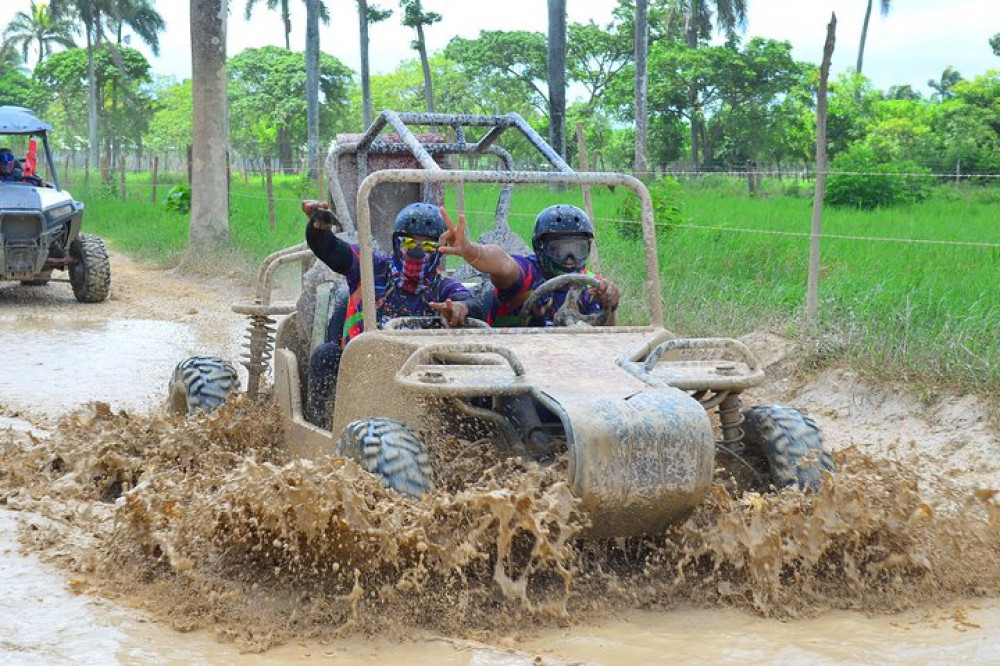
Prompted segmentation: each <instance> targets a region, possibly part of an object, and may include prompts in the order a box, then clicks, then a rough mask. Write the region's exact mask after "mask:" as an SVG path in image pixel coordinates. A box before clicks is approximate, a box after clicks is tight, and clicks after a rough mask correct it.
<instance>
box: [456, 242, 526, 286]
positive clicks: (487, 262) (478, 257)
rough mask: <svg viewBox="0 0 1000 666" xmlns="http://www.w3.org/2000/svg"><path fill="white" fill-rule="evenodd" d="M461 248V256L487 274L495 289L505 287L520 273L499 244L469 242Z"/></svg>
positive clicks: (510, 284) (512, 282)
mask: <svg viewBox="0 0 1000 666" xmlns="http://www.w3.org/2000/svg"><path fill="white" fill-rule="evenodd" d="M463 250H464V251H463V253H462V258H463V259H465V260H466V261H467V262H468V263H469V265H470V266H472V267H473V268H475V269H476V270H477V271H479V272H481V273H486V274H488V275H489V276H490V280H491V281H492V282H493V286H494V287H496V288H497V289H507V288H508V287H510V286H512V285H513V284H514V283H515V282H517V279H518V278H519V277H520V275H521V268H520V266H518V265H517V262H516V261H514V259H513V258H512V257H511V256H510V255H509V254H507V251H506V250H504V249H503V248H502V247H500V246H499V245H493V244H484V243H475V242H471V243H469V244H468V246H467V247H466V248H463Z"/></svg>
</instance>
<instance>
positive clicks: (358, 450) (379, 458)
mask: <svg viewBox="0 0 1000 666" xmlns="http://www.w3.org/2000/svg"><path fill="white" fill-rule="evenodd" d="M337 452H338V454H339V455H342V456H346V457H348V458H351V459H353V460H354V461H356V462H357V463H358V464H359V465H361V467H363V468H364V469H365V471H368V472H371V473H372V474H375V475H376V476H380V477H382V480H383V481H384V482H385V485H387V486H389V487H390V488H392V489H393V490H395V491H396V492H399V493H401V494H403V495H407V496H408V497H414V498H419V497H420V496H421V495H423V494H424V493H426V492H428V491H429V490H432V489H433V488H434V484H433V483H432V481H431V478H432V471H431V466H430V460H429V458H428V457H427V453H426V451H424V445H423V443H422V442H421V441H420V440H419V439H417V436H416V435H415V434H414V433H413V431H412V430H410V429H409V427H407V425H406V424H405V423H401V422H399V421H393V420H391V419H362V420H360V421H354V422H352V423H349V424H347V427H345V428H344V432H343V433H342V434H341V435H340V439H339V440H337Z"/></svg>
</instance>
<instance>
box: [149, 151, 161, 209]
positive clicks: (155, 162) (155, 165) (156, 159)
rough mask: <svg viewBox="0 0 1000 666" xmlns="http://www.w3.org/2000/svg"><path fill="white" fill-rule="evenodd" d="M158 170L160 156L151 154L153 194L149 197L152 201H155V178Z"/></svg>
mask: <svg viewBox="0 0 1000 666" xmlns="http://www.w3.org/2000/svg"><path fill="white" fill-rule="evenodd" d="M159 172H160V156H159V155H153V194H152V196H151V197H150V201H151V202H152V203H156V178H157V176H159Z"/></svg>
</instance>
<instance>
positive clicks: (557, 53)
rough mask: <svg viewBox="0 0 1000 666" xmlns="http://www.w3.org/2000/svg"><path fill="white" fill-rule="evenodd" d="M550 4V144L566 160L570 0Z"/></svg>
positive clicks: (550, 1)
mask: <svg viewBox="0 0 1000 666" xmlns="http://www.w3.org/2000/svg"><path fill="white" fill-rule="evenodd" d="M548 3H549V40H548V69H549V72H548V76H549V143H550V144H552V149H553V150H554V151H556V153H558V154H559V155H560V156H561V157H565V156H566V132H565V129H564V125H565V120H566V0H548Z"/></svg>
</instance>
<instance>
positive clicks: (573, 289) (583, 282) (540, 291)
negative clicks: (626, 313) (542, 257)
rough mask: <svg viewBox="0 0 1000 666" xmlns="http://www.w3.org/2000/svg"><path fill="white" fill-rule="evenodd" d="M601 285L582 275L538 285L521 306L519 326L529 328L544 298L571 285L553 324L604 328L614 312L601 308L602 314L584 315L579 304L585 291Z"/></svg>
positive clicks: (597, 281) (574, 274) (555, 278)
mask: <svg viewBox="0 0 1000 666" xmlns="http://www.w3.org/2000/svg"><path fill="white" fill-rule="evenodd" d="M600 283H601V281H600V280H598V279H596V278H594V277H591V276H589V275H584V274H582V273H566V274H564V275H558V276H556V277H554V278H552V279H550V280H546V281H545V282H543V283H542V284H540V285H538V287H536V288H535V290H534V291H533V292H532V293H531V295H530V296H528V298H527V299H526V300H525V301H524V304H523V305H521V311H520V312H519V313H518V315H517V316H518V319H519V321H518V324H519V325H520V326H527V325H528V322H529V321H531V317H532V315H533V314H534V309H535V307H536V306H537V305H538V303H539V301H541V300H542V297H544V296H548V295H549V294H551V293H552V292H554V291H558V290H559V289H562V288H563V287H566V286H567V285H569V290H568V291H567V292H566V300H565V301H563V304H562V307H560V308H559V309H558V310H556V313H555V314H554V315H553V316H552V322H553V323H554V324H555V325H556V326H572V325H574V324H576V323H577V322H581V321H582V322H583V323H584V324H589V325H590V326H604V325H605V324H607V323H608V320H609V319H610V318H611V313H612V312H614V310H612V309H609V308H601V311H600V312H595V313H594V314H583V313H581V312H580V304H579V303H578V302H577V301H578V299H579V298H580V294H582V293H583V290H584V289H590V288H592V287H596V286H597V285H599V284H600Z"/></svg>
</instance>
